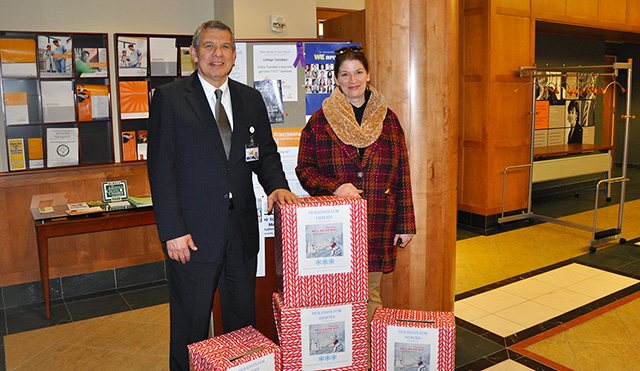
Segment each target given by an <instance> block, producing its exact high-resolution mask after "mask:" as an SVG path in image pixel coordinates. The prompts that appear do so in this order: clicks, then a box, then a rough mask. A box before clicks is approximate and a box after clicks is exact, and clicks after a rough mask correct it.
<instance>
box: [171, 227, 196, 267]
mask: <svg viewBox="0 0 640 371" xmlns="http://www.w3.org/2000/svg"><path fill="white" fill-rule="evenodd" d="M189 249H191V250H193V251H196V250H198V248H197V247H196V244H195V243H194V242H193V239H192V238H191V235H190V234H186V235H184V236H182V237H178V238H174V239H173V240H169V241H167V253H168V254H169V258H171V259H173V260H177V261H181V262H182V264H184V263H186V262H188V261H189V260H191V251H190V250H189Z"/></svg>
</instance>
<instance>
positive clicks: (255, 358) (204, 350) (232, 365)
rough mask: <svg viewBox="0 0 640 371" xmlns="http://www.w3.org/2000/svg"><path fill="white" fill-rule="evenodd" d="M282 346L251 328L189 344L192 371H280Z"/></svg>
mask: <svg viewBox="0 0 640 371" xmlns="http://www.w3.org/2000/svg"><path fill="white" fill-rule="evenodd" d="M281 364H282V359H281V351H280V347H279V346H277V345H276V344H274V343H273V342H272V341H271V340H269V339H268V338H267V337H265V336H264V335H262V334H261V333H260V332H258V330H256V329H254V328H253V327H251V326H247V327H245V328H241V329H238V330H236V331H233V332H229V333H226V334H224V335H220V336H216V337H213V338H210V339H207V340H203V341H200V342H198V343H194V344H191V345H189V365H190V370H191V371H227V370H231V369H233V370H236V371H240V370H245V371H280V370H281Z"/></svg>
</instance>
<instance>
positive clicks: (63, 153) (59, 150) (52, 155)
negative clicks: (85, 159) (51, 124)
mask: <svg viewBox="0 0 640 371" xmlns="http://www.w3.org/2000/svg"><path fill="white" fill-rule="evenodd" d="M78 163H79V160H78V128H60V129H57V128H47V166H48V167H56V166H71V165H78Z"/></svg>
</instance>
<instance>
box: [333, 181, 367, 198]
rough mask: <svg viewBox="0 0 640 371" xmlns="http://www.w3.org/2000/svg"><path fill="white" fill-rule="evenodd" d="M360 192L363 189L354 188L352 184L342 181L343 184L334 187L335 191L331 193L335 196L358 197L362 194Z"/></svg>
mask: <svg viewBox="0 0 640 371" xmlns="http://www.w3.org/2000/svg"><path fill="white" fill-rule="evenodd" d="M362 192H363V191H362V190H361V189H358V188H356V187H355V186H354V185H353V184H351V183H344V184H343V185H341V186H340V187H338V189H336V190H335V192H333V194H334V195H335V196H345V197H357V198H360V195H361V194H362Z"/></svg>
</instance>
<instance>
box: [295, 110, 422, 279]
mask: <svg viewBox="0 0 640 371" xmlns="http://www.w3.org/2000/svg"><path fill="white" fill-rule="evenodd" d="M296 174H297V175H298V179H300V183H301V184H302V187H303V188H304V189H305V190H306V191H307V192H309V194H310V195H312V196H322V195H332V194H333V192H334V191H335V190H336V189H337V188H338V187H339V186H340V185H342V184H344V183H352V184H353V185H354V186H355V187H356V188H358V189H362V190H364V192H363V194H362V196H363V198H364V199H365V200H367V217H368V232H369V237H368V240H369V241H368V242H369V272H391V271H393V270H394V269H395V265H396V247H395V246H394V244H393V237H394V236H395V235H396V234H415V233H416V225H415V217H414V213H413V200H412V195H411V178H410V175H409V158H408V156H407V148H406V143H405V139H404V132H403V131H402V127H401V126H400V122H399V121H398V118H397V116H396V115H395V113H393V111H391V110H390V109H387V114H386V116H385V119H384V123H383V128H382V133H381V134H380V137H379V138H378V139H377V140H376V141H375V142H373V144H371V145H370V146H369V147H367V148H366V149H365V152H364V156H363V157H362V160H360V156H359V155H358V150H357V148H356V147H354V146H351V145H347V144H344V143H343V142H342V141H341V140H340V139H338V137H337V136H336V134H335V132H334V131H333V130H332V129H331V127H330V126H329V122H328V121H327V119H326V117H325V116H324V112H323V110H322V109H320V110H318V111H317V112H316V113H314V114H313V116H311V118H310V119H309V122H308V123H307V125H306V126H305V128H304V130H303V131H302V136H301V138H300V151H299V153H298V166H297V167H296Z"/></svg>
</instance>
